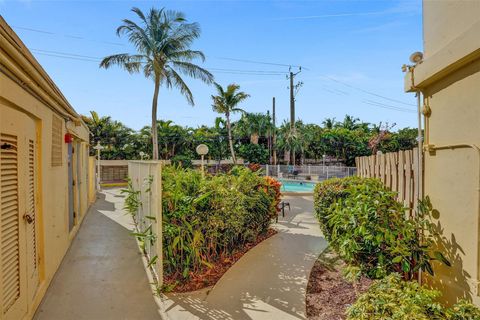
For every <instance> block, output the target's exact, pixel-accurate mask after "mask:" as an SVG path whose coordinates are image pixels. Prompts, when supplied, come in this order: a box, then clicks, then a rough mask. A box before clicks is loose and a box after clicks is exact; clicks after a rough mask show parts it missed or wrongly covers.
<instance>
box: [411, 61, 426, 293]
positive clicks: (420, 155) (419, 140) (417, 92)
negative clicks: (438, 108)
mask: <svg viewBox="0 0 480 320" xmlns="http://www.w3.org/2000/svg"><path fill="white" fill-rule="evenodd" d="M409 71H410V76H411V88H412V89H413V90H414V91H415V95H416V96H417V118H418V126H417V153H418V161H417V181H418V188H417V194H416V197H417V199H418V200H419V201H420V200H423V174H422V173H423V137H422V106H421V104H422V102H421V101H422V99H421V98H422V94H423V92H422V91H421V89H420V88H418V87H416V86H415V76H414V72H415V66H412V67H410V68H409ZM425 121H426V120H425ZM426 134H427V133H426V132H425V135H426ZM416 210H417V208H413V211H412V212H413V214H416ZM418 283H420V284H421V283H422V270H419V271H418Z"/></svg>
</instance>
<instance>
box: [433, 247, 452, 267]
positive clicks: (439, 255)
mask: <svg viewBox="0 0 480 320" xmlns="http://www.w3.org/2000/svg"><path fill="white" fill-rule="evenodd" d="M433 256H434V257H435V259H436V260H438V261H440V262H442V263H443V264H445V265H446V266H449V267H451V266H452V264H451V263H450V261H448V259H447V258H445V256H444V255H443V253H441V252H440V251H435V252H433Z"/></svg>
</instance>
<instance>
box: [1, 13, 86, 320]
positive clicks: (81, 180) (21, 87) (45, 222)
mask: <svg viewBox="0 0 480 320" xmlns="http://www.w3.org/2000/svg"><path fill="white" fill-rule="evenodd" d="M2 28H3V29H2ZM9 32H11V29H9V28H8V26H7V25H6V23H5V22H4V21H3V20H2V19H1V17H0V45H1V46H0V48H1V49H2V50H0V63H2V64H3V67H2V72H0V119H2V117H6V115H5V114H6V113H7V112H9V113H8V114H9V115H11V114H18V115H20V116H21V117H22V118H23V117H24V116H23V115H26V116H27V117H29V118H31V119H34V121H35V130H36V141H37V144H36V146H37V148H38V151H37V155H39V157H38V159H37V166H36V171H35V176H36V179H37V180H36V181H37V182H38V185H37V190H36V198H37V209H36V210H37V212H36V215H37V218H38V222H37V223H38V226H39V229H38V237H37V243H38V254H39V256H40V263H39V265H40V285H39V287H38V290H37V292H36V294H35V295H34V297H33V298H31V299H29V301H27V310H26V312H25V313H24V314H22V317H23V318H25V319H29V318H31V317H32V316H33V314H34V312H35V310H36V308H37V307H38V305H39V303H40V302H41V299H42V298H43V296H44V294H45V291H46V289H47V287H48V285H49V283H50V281H51V280H52V278H53V276H54V274H55V272H56V270H57V268H58V267H59V265H60V263H61V261H62V258H63V257H64V255H65V253H66V251H67V249H68V247H69V245H70V243H71V241H72V239H73V237H74V235H75V234H76V232H77V231H78V228H79V226H80V223H81V221H82V220H83V218H84V216H85V214H86V212H87V210H88V207H89V203H91V201H92V200H93V199H92V191H91V190H89V185H90V184H89V181H88V180H87V171H88V169H89V157H88V148H89V146H88V141H89V132H88V129H87V128H86V126H85V125H84V124H83V123H81V122H80V121H77V120H75V116H76V115H75V113H74V111H73V109H71V108H70V107H69V106H68V105H67V106H65V105H62V104H68V102H66V100H65V98H64V97H63V96H62V95H61V93H60V91H59V90H58V88H56V86H54V85H52V84H53V82H51V79H50V78H48V76H47V75H46V73H44V71H43V69H39V68H41V67H39V65H38V64H37V63H36V61H32V60H31V59H32V57H31V55H30V53H29V52H28V51H27V50H26V49H25V48H24V47H23V44H22V43H21V41H20V40H19V39H18V38H15V37H16V35H13V34H12V33H10V34H8V33H9ZM6 35H8V36H6ZM9 37H13V38H14V40H15V41H14V42H17V43H19V44H20V45H19V46H18V47H17V48H15V47H13V48H14V49H15V50H14V51H11V52H10V54H8V55H7V54H6V53H5V52H4V51H3V50H7V49H8V50H12V47H8V45H9V43H7V42H6V41H10V40H9ZM10 39H11V38H10ZM17 54H18V59H17V56H16V55H17ZM25 57H27V58H25ZM22 64H24V65H23V68H18V67H19V66H22ZM5 66H7V67H5ZM29 68H31V70H32V71H31V73H29V72H27V71H26V70H28V69H29ZM21 70H23V71H21ZM35 70H36V71H35ZM20 72H21V73H20ZM34 75H36V77H34ZM19 77H27V78H30V79H31V80H30V82H29V83H28V82H23V83H19V82H18V81H17V80H18V78H19ZM25 79H26V78H25ZM32 84H34V85H35V90H43V91H41V92H40V91H39V94H36V93H35V92H33V91H31V90H30V89H29V88H30V87H29V85H32ZM57 90H58V91H57ZM40 93H41V94H45V99H43V98H42V97H43V96H41V95H40ZM47 98H48V99H47ZM53 104H55V105H53ZM57 109H59V110H61V112H63V114H62V115H61V116H62V117H66V116H65V115H67V116H69V117H71V119H70V120H68V121H66V122H64V121H63V120H62V124H63V125H62V165H61V166H52V163H51V153H52V116H53V114H57V113H58V112H57V111H56V110H57ZM9 110H15V113H13V112H11V111H9ZM9 117H11V116H9ZM3 120H5V121H7V122H9V123H15V121H17V119H11V118H9V119H3ZM18 121H20V118H19V119H18ZM0 129H1V128H0ZM67 132H69V133H71V134H72V135H73V137H74V139H75V140H74V142H75V143H76V150H75V152H76V153H78V154H79V158H78V159H80V163H79V167H78V168H79V172H80V174H79V175H78V176H77V177H76V180H75V189H76V191H75V192H76V204H75V205H76V207H75V211H76V214H77V218H76V223H75V226H74V227H73V229H72V230H69V216H68V203H69V197H68V191H67V190H68V165H67V161H68V153H67V144H66V143H64V141H63V137H64V135H65V134H66V133H67ZM19 161H21V159H20V160H19ZM18 174H19V175H27V172H18ZM89 198H90V201H89ZM93 198H94V197H93ZM0 210H1V209H0ZM20 214H21V213H20ZM21 222H23V220H21ZM1 281H2V280H1V279H0V284H1ZM0 319H3V318H2V315H0Z"/></svg>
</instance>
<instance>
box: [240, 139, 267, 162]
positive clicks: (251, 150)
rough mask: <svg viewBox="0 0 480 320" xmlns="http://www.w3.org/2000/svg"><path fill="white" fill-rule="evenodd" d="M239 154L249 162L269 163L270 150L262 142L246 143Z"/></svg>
mask: <svg viewBox="0 0 480 320" xmlns="http://www.w3.org/2000/svg"><path fill="white" fill-rule="evenodd" d="M238 154H239V156H240V157H242V158H243V159H244V160H245V161H247V162H254V163H268V150H267V149H266V148H265V147H264V146H262V145H260V144H244V145H241V146H240V148H239V149H238Z"/></svg>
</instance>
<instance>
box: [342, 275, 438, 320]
mask: <svg viewBox="0 0 480 320" xmlns="http://www.w3.org/2000/svg"><path fill="white" fill-rule="evenodd" d="M439 296H440V292H438V291H436V290H429V289H426V288H424V287H422V286H420V285H419V284H418V283H417V282H412V281H403V280H402V277H401V276H400V275H399V274H391V275H389V276H387V277H385V278H384V279H382V280H378V281H375V282H374V283H373V284H372V285H371V287H370V288H369V289H368V291H367V292H365V293H363V294H361V295H360V296H359V298H358V299H357V301H356V302H355V303H354V304H353V305H352V306H351V307H349V308H348V309H347V319H348V320H405V319H415V320H432V319H445V317H444V312H443V308H442V306H441V305H440V304H438V303H437V302H435V301H436V299H437V298H438V297H439Z"/></svg>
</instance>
